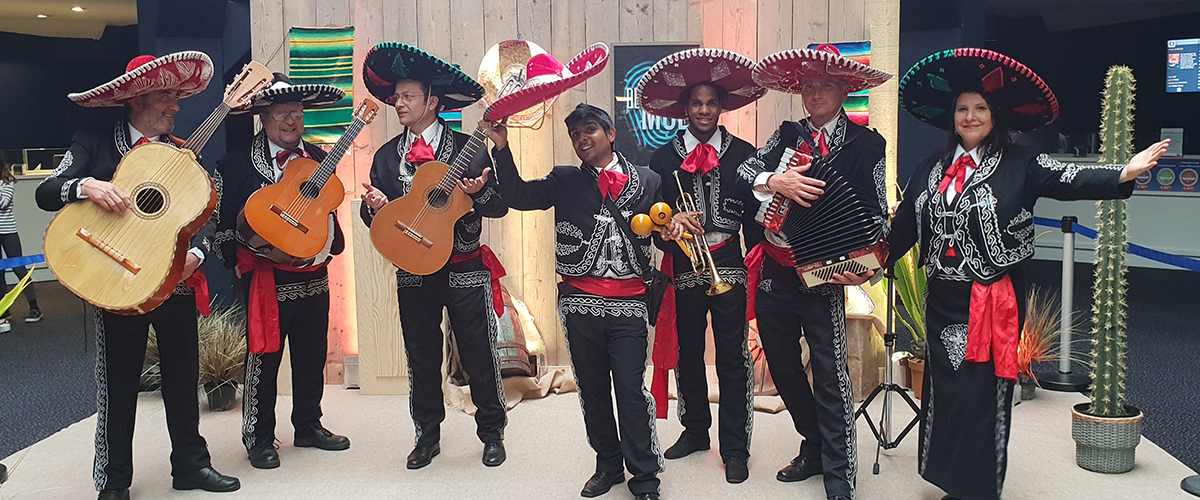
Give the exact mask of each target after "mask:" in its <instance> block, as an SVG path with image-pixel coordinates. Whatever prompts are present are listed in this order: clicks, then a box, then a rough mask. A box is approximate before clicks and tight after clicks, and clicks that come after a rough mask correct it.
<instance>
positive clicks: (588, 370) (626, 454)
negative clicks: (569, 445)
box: [558, 283, 663, 495]
mask: <svg viewBox="0 0 1200 500" xmlns="http://www.w3.org/2000/svg"><path fill="white" fill-rule="evenodd" d="M558 314H559V317H560V318H561V319H562V325H563V333H564V334H566V339H567V350H568V351H570V353H571V365H572V366H573V367H574V372H575V382H576V385H578V386H579V403H580V406H581V407H582V408H583V423H584V426H585V427H586V428H587V437H588V443H589V444H591V446H592V449H593V450H595V451H596V472H609V473H614V474H618V473H623V472H624V470H625V469H629V473H630V474H632V475H633V478H632V479H630V480H629V491H632V492H633V494H635V495H637V494H640V493H658V492H659V480H658V473H659V472H662V469H663V456H662V449H661V448H660V447H659V444H658V434H657V433H656V432H655V422H654V414H655V407H654V399H653V398H652V397H651V396H650V392H649V391H647V390H646V384H645V374H646V351H647V349H648V347H649V344H648V337H649V331H648V328H649V325H648V324H647V323H646V318H647V313H646V303H645V301H644V299H643V297H641V296H638V297H630V298H607V297H600V296H597V295H590V294H585V293H583V292H581V291H579V290H578V289H576V288H574V287H571V286H570V285H566V284H565V283H560V284H559V295H558ZM614 393H615V394H616V401H617V415H616V417H617V418H616V419H614V418H613V394H614ZM618 429H619V432H618ZM622 462H624V463H623V464H622Z"/></svg>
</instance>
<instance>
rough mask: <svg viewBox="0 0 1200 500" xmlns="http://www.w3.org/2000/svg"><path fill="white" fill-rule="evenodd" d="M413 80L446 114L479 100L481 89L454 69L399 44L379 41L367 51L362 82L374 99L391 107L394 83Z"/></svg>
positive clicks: (414, 48)
mask: <svg viewBox="0 0 1200 500" xmlns="http://www.w3.org/2000/svg"><path fill="white" fill-rule="evenodd" d="M400 80H417V81H421V82H425V83H426V84H427V85H429V89H430V93H431V94H432V95H435V96H438V99H439V100H440V102H441V104H442V105H444V106H445V109H446V110H447V111H449V110H454V109H459V108H463V107H466V106H469V105H471V104H472V103H474V102H475V101H478V100H479V99H481V98H482V97H483V86H482V85H480V84H479V82H476V81H475V79H473V78H471V77H470V76H467V74H466V73H463V72H462V70H460V69H458V66H454V65H452V64H449V63H447V62H446V61H443V60H441V59H439V58H438V57H437V56H434V55H433V54H430V53H428V52H425V51H424V50H421V49H418V48H416V47H413V46H412V45H408V44H404V43H399V42H383V43H381V44H379V45H376V46H374V47H372V48H371V50H370V51H369V52H367V57H366V60H365V61H364V62H363V81H364V82H365V83H366V84H367V90H368V91H370V92H371V95H374V96H375V98H376V99H379V100H381V101H384V102H386V103H388V104H394V103H395V102H396V101H395V93H396V82H399V81H400Z"/></svg>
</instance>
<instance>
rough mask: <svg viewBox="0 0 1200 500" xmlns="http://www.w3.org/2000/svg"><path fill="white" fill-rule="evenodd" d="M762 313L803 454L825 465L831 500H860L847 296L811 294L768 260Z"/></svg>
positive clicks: (836, 288) (774, 371)
mask: <svg viewBox="0 0 1200 500" xmlns="http://www.w3.org/2000/svg"><path fill="white" fill-rule="evenodd" d="M755 313H756V315H757V317H758V333H759V338H760V339H761V340H762V346H763V350H764V351H765V352H766V355H767V366H769V367H770V369H771V377H772V378H773V379H774V380H775V387H776V388H777V389H779V395H780V396H781V397H782V398H783V402H784V404H786V405H787V409H788V413H789V414H791V416H792V423H793V424H795V426H796V431H797V432H799V433H800V435H802V436H804V443H803V445H802V446H801V447H800V454H801V455H804V456H808V457H813V458H815V457H817V456H820V457H821V461H822V463H823V464H824V468H825V493H826V495H828V496H830V497H833V496H835V495H843V496H848V497H850V498H852V499H853V498H854V482H855V476H856V473H857V470H858V463H857V457H856V450H855V448H856V444H855V423H854V395H853V394H852V389H851V385H850V371H849V368H848V367H847V365H846V290H845V288H844V287H842V286H840V285H828V284H827V285H821V286H817V287H814V288H808V287H805V286H803V285H802V284H801V283H800V278H799V276H797V275H796V269H795V268H794V267H790V266H788V267H784V266H781V265H779V264H778V263H776V262H775V261H774V260H772V259H770V258H767V259H765V262H764V263H763V272H762V281H760V282H759V291H758V299H757V304H756V307H755ZM801 335H803V336H804V337H805V338H807V339H808V347H809V351H810V352H809V360H810V363H811V364H812V371H813V384H812V387H810V386H809V384H808V377H807V376H806V375H805V373H804V364H803V362H802V360H801V355H802V352H801V348H800V336H801Z"/></svg>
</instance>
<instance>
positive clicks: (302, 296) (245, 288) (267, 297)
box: [213, 73, 350, 469]
mask: <svg viewBox="0 0 1200 500" xmlns="http://www.w3.org/2000/svg"><path fill="white" fill-rule="evenodd" d="M345 95H346V94H345V92H343V91H342V90H340V89H338V88H337V87H333V86H330V85H292V84H291V81H290V80H289V79H288V77H287V76H284V75H283V74H281V73H275V83H273V84H272V85H271V87H270V88H269V89H267V90H264V91H262V92H260V93H259V94H258V96H256V97H255V100H254V106H253V107H252V108H251V109H250V110H249V111H253V112H258V116H259V119H260V120H261V121H262V128H263V129H262V132H259V133H258V134H256V135H255V136H254V139H253V140H251V141H250V143H249V144H247V145H244V146H242V147H240V148H237V149H234V150H233V151H230V152H229V153H228V154H226V155H225V157H224V158H221V160H220V161H219V162H218V163H217V169H216V171H215V172H214V173H213V181H214V182H215V183H216V186H217V193H218V195H219V196H220V198H219V201H218V203H217V207H218V211H217V213H216V214H215V215H214V216H213V220H214V221H216V225H217V237H216V241H217V246H218V248H219V249H220V252H219V253H218V254H217V255H218V256H219V257H220V258H221V261H222V262H223V263H224V264H225V267H229V268H233V269H234V272H235V273H236V275H237V277H238V288H239V290H240V292H241V293H240V294H239V297H240V299H241V302H242V305H243V306H246V310H247V311H249V314H248V317H247V320H248V321H249V322H251V323H252V324H253V323H255V322H257V323H258V324H259V327H258V328H254V327H252V328H250V331H251V332H267V333H266V334H265V335H264V336H265V337H266V338H264V339H257V340H261V342H258V341H253V339H252V341H251V342H250V346H251V347H250V348H249V349H248V350H247V354H246V382H245V386H244V388H243V390H242V441H243V444H244V445H245V446H246V450H247V453H248V455H249V457H250V465H252V466H254V467H255V468H259V469H273V468H276V467H279V453H278V452H277V451H276V448H275V395H276V391H277V388H276V384H277V381H278V378H279V364H280V362H281V361H282V360H283V343H284V340H285V339H286V340H287V341H288V345H289V346H290V347H289V348H290V350H291V355H292V394H293V398H292V427H293V428H294V431H295V434H294V437H295V439H294V441H293V444H294V445H295V446H296V447H297V448H301V447H311V448H319V449H322V450H331V451H334V450H345V449H347V448H349V447H350V440H349V439H347V438H346V437H345V436H339V435H336V434H334V433H332V432H330V431H329V430H327V429H325V427H324V426H322V425H321V397H322V394H323V391H324V388H325V356H326V352H327V349H328V344H327V341H328V332H329V274H328V271H326V269H325V264H326V263H327V262H329V260H330V259H332V256H333V255H337V254H340V253H341V252H342V250H343V249H344V248H345V241H344V238H343V236H342V230H341V227H339V226H338V223H337V217H335V216H334V215H333V214H330V216H329V227H330V231H329V239H328V240H327V241H326V243H325V248H324V249H323V250H322V251H321V252H320V253H318V254H317V256H316V257H315V258H314V259H313V262H312V264H310V265H308V266H305V267H291V266H286V265H283V264H278V263H275V262H272V261H270V260H268V259H266V258H265V257H262V256H259V255H257V254H255V253H254V252H252V251H251V250H250V248H249V247H248V246H246V244H245V243H244V242H243V241H242V239H241V237H240V235H239V234H238V231H237V224H238V214H239V213H241V211H242V208H243V207H245V206H246V200H247V199H249V198H250V196H251V195H252V194H254V192H255V191H257V190H259V189H260V188H263V187H266V186H268V185H271V184H274V183H276V182H278V181H279V179H280V178H281V177H283V171H284V169H286V168H287V166H288V165H289V164H290V163H292V162H293V161H295V160H297V159H299V158H308V159H311V160H313V161H316V162H318V163H319V162H320V161H321V160H323V159H325V151H323V150H322V149H321V148H319V147H317V146H315V145H313V144H310V143H308V142H306V141H304V140H303V136H304V109H305V108H312V107H321V106H328V105H331V104H334V103H337V102H338V101H341V100H342V98H344V97H345ZM266 301H270V302H275V303H276V304H277V306H278V315H276V316H275V317H272V315H271V314H260V313H258V312H257V311H264V310H265V309H266V308H268V307H270V305H268V304H264V302H266ZM271 305H274V304H271ZM275 332H278V335H277V336H276V335H274V333H275ZM255 334H257V335H263V333H252V334H251V335H255ZM255 345H262V346H265V348H256V347H254V346H255ZM260 351H261V352H260Z"/></svg>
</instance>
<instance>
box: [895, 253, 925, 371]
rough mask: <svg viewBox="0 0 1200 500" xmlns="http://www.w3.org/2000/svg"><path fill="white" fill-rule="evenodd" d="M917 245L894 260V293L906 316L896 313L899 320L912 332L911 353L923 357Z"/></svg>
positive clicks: (922, 288)
mask: <svg viewBox="0 0 1200 500" xmlns="http://www.w3.org/2000/svg"><path fill="white" fill-rule="evenodd" d="M920 254H921V251H920V248H919V247H916V246H914V247H913V248H912V250H909V252H908V253H907V254H905V255H904V257H902V258H900V259H899V260H897V261H896V266H895V273H896V293H897V294H899V295H900V301H901V302H903V304H904V310H905V312H907V313H908V318H911V321H910V320H909V319H908V318H905V315H903V314H897V315H896V317H897V318H900V322H902V323H904V326H905V327H907V328H908V331H910V332H912V336H913V350H914V351H916V352H914V353H913V354H914V355H916V356H917V357H919V358H922V359H924V358H925V348H924V347H925V272H924V271H923V270H922V269H920V268H918V267H917V261H918V259H919V258H920V257H919V256H920Z"/></svg>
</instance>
